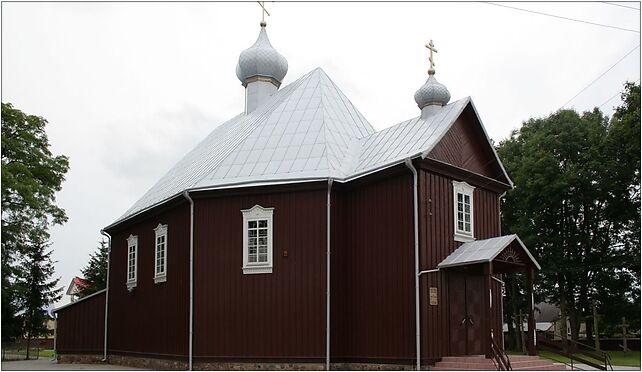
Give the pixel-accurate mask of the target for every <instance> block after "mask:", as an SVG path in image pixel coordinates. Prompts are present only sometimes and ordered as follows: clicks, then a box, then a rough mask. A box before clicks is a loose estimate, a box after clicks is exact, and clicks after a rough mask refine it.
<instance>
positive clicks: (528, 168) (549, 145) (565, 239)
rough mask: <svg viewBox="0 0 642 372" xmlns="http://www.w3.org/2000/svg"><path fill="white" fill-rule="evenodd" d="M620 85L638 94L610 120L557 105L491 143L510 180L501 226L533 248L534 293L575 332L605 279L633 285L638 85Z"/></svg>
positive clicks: (605, 286) (606, 288)
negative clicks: (555, 308)
mask: <svg viewBox="0 0 642 372" xmlns="http://www.w3.org/2000/svg"><path fill="white" fill-rule="evenodd" d="M628 89H629V91H632V92H633V94H635V91H636V90H635V89H637V97H638V98H637V101H636V99H635V98H631V99H628V96H629V95H627V99H625V102H629V103H628V104H629V106H628V107H626V108H623V109H621V110H620V109H618V111H616V115H614V119H613V120H611V122H609V120H608V119H607V118H606V117H605V116H604V115H603V114H602V113H601V112H600V111H599V110H598V109H594V110H593V111H590V112H584V113H583V114H581V115H580V114H578V113H577V112H575V111H573V110H560V111H558V112H556V113H554V114H552V115H550V116H549V117H546V118H537V119H530V120H529V121H527V122H525V123H524V124H523V126H522V127H521V128H520V129H519V130H517V131H515V132H513V133H512V135H511V137H510V138H509V139H506V140H504V141H502V142H501V143H500V145H499V147H498V153H499V155H500V157H501V159H502V161H503V163H504V165H505V166H506V168H507V170H508V172H509V174H511V176H512V177H513V180H514V183H515V188H514V189H513V190H510V191H509V192H508V193H507V194H506V196H505V197H504V199H503V201H502V224H503V231H506V232H512V233H517V234H519V235H520V236H521V237H522V239H523V241H524V242H525V244H526V245H527V246H529V247H531V248H532V249H533V250H534V251H535V253H536V255H537V257H538V259H539V261H540V263H541V264H542V266H543V270H542V272H541V273H540V274H539V275H538V286H537V287H536V291H537V293H538V294H539V295H541V296H543V297H545V298H547V299H549V300H551V301H552V302H554V303H557V304H559V305H560V308H561V310H562V313H564V314H567V315H568V317H569V320H570V324H571V334H572V336H573V338H574V339H577V338H578V334H579V324H580V322H581V321H582V320H583V318H584V317H585V316H587V315H589V314H590V313H591V305H592V301H593V300H597V301H600V300H601V299H602V300H603V298H604V296H606V295H608V294H609V293H613V292H612V290H614V289H617V286H614V285H613V283H612V280H607V279H610V278H615V277H619V278H624V277H626V278H627V279H628V281H626V282H625V283H626V285H625V288H624V289H620V291H619V292H618V293H625V292H628V293H630V292H631V290H632V288H636V286H638V287H639V271H638V274H637V279H636V278H635V276H636V275H635V272H633V275H631V273H632V271H631V270H633V266H635V265H637V266H638V268H639V263H640V260H639V257H640V256H639V250H640V246H639V218H640V210H639V164H640V163H639V162H640V147H639V138H640V127H639V86H637V88H634V86H631V87H630V88H628ZM636 102H637V103H636ZM636 105H637V106H636ZM636 107H637V108H636ZM636 109H637V128H636V127H635V125H634V123H635V122H636V119H635V114H634V113H635V110H636ZM632 112H633V114H631V113H632ZM623 122H625V123H624V124H623ZM636 146H637V147H636ZM636 149H637V150H636ZM636 151H637V153H636ZM636 161H637V166H635V165H634V164H636V163H635V162H636ZM636 174H637V176H636ZM635 231H637V232H638V233H637V237H638V239H637V241H636V238H634V237H633V236H634V235H635ZM635 252H637V254H636V253H635ZM638 270H639V269H638ZM638 311H639V307H638Z"/></svg>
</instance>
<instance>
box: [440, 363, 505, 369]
mask: <svg viewBox="0 0 642 372" xmlns="http://www.w3.org/2000/svg"><path fill="white" fill-rule="evenodd" d="M435 367H439V368H449V369H450V368H452V369H461V370H467V371H469V370H477V371H494V370H496V369H497V368H496V367H495V365H494V364H493V362H491V361H488V362H479V363H464V362H437V363H435Z"/></svg>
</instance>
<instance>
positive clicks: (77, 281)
mask: <svg viewBox="0 0 642 372" xmlns="http://www.w3.org/2000/svg"><path fill="white" fill-rule="evenodd" d="M72 282H73V283H74V284H75V285H77V286H78V287H79V289H84V288H87V287H88V286H89V282H88V281H86V280H85V279H83V278H79V277H77V276H75V277H74V278H73V279H72Z"/></svg>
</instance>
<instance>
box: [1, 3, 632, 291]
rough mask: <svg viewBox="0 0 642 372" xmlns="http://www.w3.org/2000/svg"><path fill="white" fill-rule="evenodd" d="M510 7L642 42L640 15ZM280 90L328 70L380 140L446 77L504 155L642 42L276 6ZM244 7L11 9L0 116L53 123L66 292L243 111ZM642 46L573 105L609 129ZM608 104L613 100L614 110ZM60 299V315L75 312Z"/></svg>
mask: <svg viewBox="0 0 642 372" xmlns="http://www.w3.org/2000/svg"><path fill="white" fill-rule="evenodd" d="M618 4H620V5H624V6H616V5H613V4H605V3H596V2H593V3H511V4H510V6H513V7H519V8H523V9H528V10H532V11H536V12H544V13H550V14H554V15H557V16H561V17H567V18H574V19H579V20H584V21H589V22H594V23H600V24H606V25H611V26H616V27H620V28H625V29H634V30H639V29H640V24H639V19H640V18H639V17H640V13H639V11H636V10H634V9H629V8H627V7H636V8H637V7H639V3H637V2H636V3H618ZM266 7H267V8H268V10H269V11H270V13H271V16H270V17H268V18H267V22H268V26H267V31H268V35H269V37H270V40H271V42H272V45H273V46H274V47H275V48H276V49H277V50H279V51H280V52H281V54H283V55H284V56H285V57H286V58H287V60H288V63H289V71H288V74H287V76H286V77H285V80H284V82H283V84H284V85H285V84H288V83H290V82H292V81H294V80H296V79H297V78H299V77H300V76H302V75H303V74H305V73H306V72H308V71H310V70H312V69H314V68H316V67H319V66H320V67H322V68H323V69H324V70H325V71H326V73H327V74H328V75H329V76H330V78H332V79H333V80H334V82H335V83H336V84H337V85H338V86H339V87H340V88H341V89H342V90H343V92H344V93H345V94H346V95H347V97H348V98H349V99H350V100H351V101H352V102H353V103H354V104H355V105H356V107H357V108H358V109H359V110H360V111H361V112H362V114H363V115H364V116H365V117H366V118H367V119H368V120H369V121H370V123H371V124H372V125H373V126H374V127H375V128H376V129H383V128H386V127H389V126H391V125H394V124H396V123H398V122H401V121H403V120H406V119H409V118H412V117H415V116H417V115H418V114H419V109H418V108H417V106H416V104H415V102H414V99H413V95H414V93H415V91H416V90H417V89H418V88H419V87H420V86H421V85H422V84H423V83H424V81H425V80H426V78H427V74H426V70H427V68H428V62H427V61H428V51H427V50H426V48H425V47H424V45H425V44H426V43H427V42H428V41H429V40H430V39H433V40H434V43H435V46H436V48H437V49H438V53H437V55H436V56H435V62H436V70H437V74H436V78H437V79H438V80H439V81H440V82H441V83H443V84H445V85H446V86H447V87H448V89H449V90H450V92H451V95H452V100H453V101H454V100H456V99H459V98H463V97H466V96H471V97H472V99H473V100H474V102H475V105H476V107H477V109H478V110H479V112H480V115H481V118H482V120H483V122H484V124H485V126H486V129H487V131H488V133H489V135H490V136H491V137H492V138H493V139H494V140H495V141H496V142H498V141H500V140H502V139H503V138H506V137H507V136H509V135H510V132H511V130H513V129H515V128H518V127H519V126H520V125H521V123H522V122H523V121H524V120H527V119H528V118H530V117H537V116H545V115H548V114H550V113H551V112H554V111H556V110H557V109H559V108H560V107H562V106H563V105H565V104H566V103H567V101H569V100H570V99H571V98H572V97H573V96H575V95H576V94H577V93H578V92H580V91H581V90H582V89H583V88H584V87H586V86H587V85H588V84H589V83H591V82H592V81H593V80H594V79H596V78H597V77H598V76H600V74H602V73H603V72H605V71H606V70H607V69H609V68H610V67H611V66H612V65H614V64H615V63H616V62H617V61H618V60H620V59H621V58H622V57H623V56H624V55H625V54H627V53H628V52H629V51H631V50H633V49H634V48H635V47H636V46H638V45H639V44H640V34H639V33H636V32H630V31H624V30H618V29H614V28H607V27H600V26H595V25H589V24H584V23H579V22H573V21H569V20H564V19H559V18H552V17H547V16H544V15H540V14H535V13H528V12H524V11H518V10H515V9H509V8H506V7H500V6H496V5H491V4H485V3H401V4H397V3H348V4H345V3H311V4H310V3H271V2H267V3H266ZM260 19H261V11H260V7H259V5H258V4H256V3H255V2H248V3H6V2H3V3H2V102H11V103H12V104H13V105H14V106H15V107H16V108H18V109H20V110H23V111H24V112H26V113H29V114H36V115H40V116H43V117H45V118H46V119H47V120H48V121H49V125H48V127H47V133H48V135H49V139H50V141H51V145H52V149H53V152H54V153H55V154H65V155H67V156H69V157H70V166H71V168H70V170H69V173H68V174H67V177H66V181H65V183H64V185H63V190H62V192H60V193H59V194H58V199H57V200H58V204H59V205H60V206H62V207H63V208H65V210H66V211H67V214H68V216H69V222H67V223H66V224H65V225H64V226H60V227H56V228H54V230H53V234H52V239H53V243H54V244H53V248H54V250H55V253H54V258H55V259H56V261H57V264H56V269H57V275H58V276H60V277H61V278H62V281H61V285H64V286H65V289H66V286H67V285H68V284H69V281H70V280H71V278H72V277H73V276H74V275H79V274H80V269H81V268H82V267H83V266H84V265H86V263H87V261H88V259H89V254H90V253H91V252H93V251H94V250H95V248H96V246H97V242H98V241H99V240H100V235H99V231H100V229H101V228H103V227H105V226H107V225H109V224H110V223H112V222H114V221H115V220H116V219H117V218H118V217H120V216H121V215H122V213H123V212H124V211H125V210H127V209H128V208H129V207H130V206H131V205H132V204H133V203H134V202H135V201H136V200H137V199H138V198H140V197H141V196H142V195H143V194H144V193H145V191H146V190H147V189H149V188H150V187H151V186H152V185H153V184H154V183H155V182H156V181H157V180H158V179H159V178H160V177H161V176H162V175H163V174H164V173H165V172H166V171H167V170H168V169H169V168H170V167H171V166H172V165H173V164H174V163H176V162H177V161H178V160H179V159H180V158H181V156H182V155H183V154H185V153H186V152H188V151H189V150H190V149H191V148H192V147H193V146H194V145H196V144H197V143H198V142H199V141H200V140H201V139H203V138H204V137H205V136H206V135H207V134H208V133H209V132H210V131H211V130H212V129H213V128H215V127H216V126H217V125H219V124H221V123H222V122H224V121H225V120H227V119H229V118H231V117H233V116H235V115H236V114H238V113H240V112H241V111H242V110H243V99H244V97H243V87H242V86H241V84H240V82H239V81H238V80H237V78H236V74H235V66H236V62H237V60H238V55H239V53H240V52H241V51H242V50H243V49H245V48H247V47H249V46H250V45H252V44H253V43H254V41H255V40H256V37H257V35H258V32H259V22H260ZM639 77H640V49H639V48H637V49H636V50H634V51H633V52H632V53H631V54H629V55H628V57H626V58H625V59H623V60H622V61H621V62H620V63H619V64H617V65H616V66H615V67H613V68H612V69H611V70H610V71H609V72H608V73H606V74H605V75H604V76H603V77H602V78H600V79H599V80H598V81H596V82H595V83H594V84H593V85H591V86H590V87H589V88H588V89H586V90H585V91H584V92H582V93H581V94H580V95H579V96H577V97H576V98H575V99H573V100H572V101H571V102H570V103H569V104H568V105H567V106H566V107H574V108H576V109H578V110H588V109H591V108H593V107H595V106H600V105H602V104H603V106H602V110H603V111H604V112H605V113H606V114H608V115H609V116H610V115H611V113H612V108H613V107H614V106H616V105H618V104H619V103H620V101H619V96H616V97H614V98H613V99H612V100H610V101H608V100H609V98H611V97H613V96H614V95H616V94H617V93H618V92H619V91H621V89H622V85H623V83H624V82H625V81H627V80H629V81H636V80H638V79H639ZM607 101H608V102H607ZM67 301H68V298H67V296H65V297H64V298H63V300H62V301H61V303H64V302H67Z"/></svg>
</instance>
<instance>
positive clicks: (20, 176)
mask: <svg viewBox="0 0 642 372" xmlns="http://www.w3.org/2000/svg"><path fill="white" fill-rule="evenodd" d="M46 124H47V120H45V119H44V118H42V117H39V116H35V115H28V114H25V113H23V112H22V111H20V110H18V109H16V108H14V107H13V106H12V105H11V104H10V103H2V126H1V128H2V136H1V138H2V167H1V168H0V170H1V171H2V182H0V186H1V189H2V229H1V232H2V254H1V270H0V272H1V274H2V275H1V281H2V341H3V342H10V341H13V340H14V339H15V338H16V337H17V336H19V335H21V333H22V332H21V328H22V326H23V323H22V317H21V316H20V315H19V314H18V311H19V308H20V306H21V305H20V303H19V302H23V301H22V300H23V295H22V293H20V292H19V288H18V286H17V283H18V280H20V278H21V277H22V276H23V275H22V274H23V273H21V272H20V270H19V269H20V266H18V265H17V263H19V262H21V261H22V260H23V258H24V255H25V254H27V253H28V251H29V250H30V249H31V248H32V245H31V243H30V236H33V235H34V234H39V233H45V232H46V231H47V229H48V227H49V226H50V225H52V224H54V225H55V224H62V223H64V222H65V221H66V220H67V216H66V214H65V211H64V210H63V209H62V208H60V207H58V206H57V205H56V204H55V201H56V197H55V194H56V192H57V191H60V189H61V187H62V182H63V180H64V176H65V173H66V172H67V170H68V169H69V161H68V159H67V157H66V156H62V155H59V156H54V155H53V154H52V153H51V151H50V149H49V140H48V138H47V133H46V131H45V126H46ZM43 221H44V222H46V223H43Z"/></svg>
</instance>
